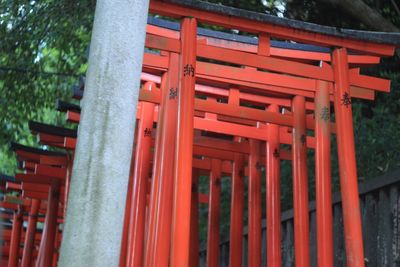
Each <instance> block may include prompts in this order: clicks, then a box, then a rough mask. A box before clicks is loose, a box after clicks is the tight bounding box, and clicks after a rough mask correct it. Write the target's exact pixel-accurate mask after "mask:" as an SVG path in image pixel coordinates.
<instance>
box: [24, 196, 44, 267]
mask: <svg viewBox="0 0 400 267" xmlns="http://www.w3.org/2000/svg"><path fill="white" fill-rule="evenodd" d="M39 208H40V200H39V199H32V202H31V208H30V211H29V218H28V226H27V228H26V234H25V241H24V250H23V253H22V263H21V267H30V266H31V265H32V253H33V251H34V249H35V234H36V223H37V216H38V212H39Z"/></svg>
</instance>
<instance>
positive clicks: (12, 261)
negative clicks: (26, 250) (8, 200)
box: [8, 207, 24, 267]
mask: <svg viewBox="0 0 400 267" xmlns="http://www.w3.org/2000/svg"><path fill="white" fill-rule="evenodd" d="M23 215H24V212H23V209H22V208H21V207H20V208H18V211H14V215H13V224H12V232H11V241H10V253H9V256H8V267H17V266H18V264H19V244H20V241H21V230H22V223H23Z"/></svg>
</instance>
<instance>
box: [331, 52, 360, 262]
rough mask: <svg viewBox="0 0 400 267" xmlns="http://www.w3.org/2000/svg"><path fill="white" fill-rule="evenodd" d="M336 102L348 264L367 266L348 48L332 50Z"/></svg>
mask: <svg viewBox="0 0 400 267" xmlns="http://www.w3.org/2000/svg"><path fill="white" fill-rule="evenodd" d="M332 63H333V70H334V77H335V83H334V99H335V101H334V103H335V104H334V105H335V119H336V138H337V147H338V158H339V173H340V190H341V195H342V207H343V223H344V237H345V244H346V258H347V266H349V267H359V266H364V251H363V239H362V231H361V215H360V202H359V197H358V184H357V166H356V158H355V151H354V131H353V117H352V111H351V97H350V86H349V66H348V62H347V50H346V49H345V48H338V49H335V50H334V51H333V53H332Z"/></svg>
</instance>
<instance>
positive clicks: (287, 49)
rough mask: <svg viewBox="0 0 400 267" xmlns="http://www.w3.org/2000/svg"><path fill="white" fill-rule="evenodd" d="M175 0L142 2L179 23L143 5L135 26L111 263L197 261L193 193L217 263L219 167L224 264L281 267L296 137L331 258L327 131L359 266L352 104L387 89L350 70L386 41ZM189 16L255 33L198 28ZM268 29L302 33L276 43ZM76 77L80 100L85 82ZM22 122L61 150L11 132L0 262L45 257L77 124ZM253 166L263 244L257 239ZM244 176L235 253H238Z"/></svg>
mask: <svg viewBox="0 0 400 267" xmlns="http://www.w3.org/2000/svg"><path fill="white" fill-rule="evenodd" d="M175 2H176V3H169V2H168V1H167V2H165V1H152V2H151V4H150V12H151V13H152V14H159V15H163V16H169V17H172V18H175V19H178V20H179V21H180V27H175V28H174V27H172V26H171V25H172V24H173V23H172V24H171V23H169V24H168V23H166V24H165V25H167V26H163V27H162V26H160V25H159V24H160V23H158V24H157V23H155V22H157V21H158V22H162V20H157V19H155V18H152V20H151V21H152V23H149V24H148V27H147V35H146V48H148V49H149V50H147V51H146V52H145V55H144V60H143V72H142V76H141V81H142V85H141V89H140V96H139V103H138V105H137V107H138V109H137V124H136V125H137V127H136V134H135V149H134V154H133V155H132V163H131V174H130V178H129V185H128V186H129V188H128V195H127V201H126V209H125V218H124V229H123V236H122V238H121V255H120V266H121V267H124V266H133V267H136V266H137V267H139V266H154V267H156V266H157V267H162V266H174V267H178V266H179V267H181V266H190V267H196V266H199V213H198V207H199V205H207V206H208V224H207V237H206V239H207V260H206V261H207V263H206V264H207V266H209V267H215V266H219V263H220V260H219V258H220V252H219V243H220V226H221V218H220V213H221V210H220V208H221V207H220V203H221V177H231V178H230V182H231V206H230V224H229V227H230V233H229V240H230V249H229V266H231V267H235V266H242V262H244V261H247V264H248V266H250V267H259V266H261V258H262V257H261V255H262V254H266V255H267V256H266V259H267V266H269V267H270V266H281V263H282V253H281V247H282V246H281V224H280V213H281V208H280V206H281V204H280V202H281V193H280V186H281V182H280V162H281V161H282V160H288V161H291V163H292V173H293V210H294V252H295V264H296V266H298V267H302V266H310V251H309V248H310V237H309V236H310V227H309V213H308V202H309V200H308V193H309V190H308V172H310V171H314V170H309V169H308V168H307V150H308V149H312V150H315V166H316V167H315V177H316V179H315V180H316V181H315V182H316V186H315V188H316V192H315V195H316V204H317V223H316V224H317V248H318V249H317V254H318V255H317V260H318V266H324V267H329V266H333V238H332V199H331V190H332V189H331V150H330V147H331V135H332V134H335V135H336V139H337V147H338V158H339V171H340V187H341V195H342V201H343V202H342V203H343V223H344V236H345V245H346V256H347V265H348V266H349V267H355V266H364V255H363V241H362V232H361V230H362V228H361V220H360V209H359V199H358V188H357V173H356V164H355V163H356V161H355V152H354V134H353V123H352V108H351V105H352V99H354V98H360V99H368V100H372V99H373V98H374V94H375V91H383V92H388V91H389V89H390V82H389V81H388V80H384V79H381V78H375V77H370V76H366V75H362V74H360V68H361V67H364V66H370V65H374V64H378V63H379V61H380V57H381V56H391V55H393V53H394V49H395V46H394V45H390V44H384V43H377V42H372V41H367V40H357V39H356V38H355V39H352V38H344V37H343V36H336V35H335V34H332V35H329V34H324V33H316V32H314V33H310V32H309V31H306V30H301V29H297V28H295V27H294V26H290V25H284V24H282V25H281V24H279V23H277V24H276V23H275V22H268V21H263V19H262V18H261V19H260V18H255V19H250V18H246V17H241V16H240V14H239V15H236V14H235V13H234V12H235V10H233V9H229V8H226V9H224V12H222V11H221V9H220V6H214V5H208V4H207V5H208V6H207V8H205V7H204V5H203V6H202V5H195V6H191V5H190V4H187V3H186V4H185V3H184V2H183V1H175ZM210 7H211V8H210ZM261 17H262V16H261ZM198 23H206V24H209V25H215V26H222V27H225V28H227V29H236V30H240V31H243V32H247V33H252V34H253V35H255V36H256V37H258V38H257V39H255V38H253V41H254V40H255V41H256V42H251V41H244V40H249V38H247V39H246V38H243V39H240V38H239V37H235V38H236V39H238V40H234V38H233V35H230V34H221V33H219V32H213V33H214V34H207V31H206V30H203V29H199V27H198ZM161 24H162V23H161ZM157 25H158V26H157ZM168 25H169V26H168ZM175 26H176V25H175ZM198 29H199V31H198ZM198 32H199V33H203V34H198ZM210 32H211V31H208V33H210ZM218 34H219V35H218ZM275 38H278V39H280V40H286V41H296V42H300V43H302V45H299V46H296V45H292V46H285V45H283V46H281V47H279V45H278V46H277V45H276V43H277V42H275V41H274V39H275ZM250 39H251V38H250ZM274 42H275V43H274ZM273 44H275V45H273ZM280 44H281V45H282V44H288V43H287V42H286V43H285V42H282V41H281V42H280ZM303 44H312V45H311V46H307V47H308V49H304V47H305V46H304V45H303ZM314 45H318V46H320V48H321V47H327V48H325V49H322V50H321V49H320V50H318V49H316V48H315V46H314ZM75 89H76V90H75V94H74V96H75V98H78V99H80V98H81V97H82V95H84V94H83V93H82V91H83V89H84V84H83V83H82V84H81V85H80V86H78V87H77V88H75ZM132 104H134V103H132ZM332 107H333V109H332ZM58 110H59V111H61V112H66V120H67V121H68V122H69V123H75V124H76V123H79V117H80V114H79V113H80V107H79V106H77V105H73V104H69V103H65V102H62V101H60V102H59V103H58ZM331 110H334V118H335V121H334V122H333V119H332V116H331ZM29 126H30V129H31V131H32V133H33V134H35V135H37V136H38V141H39V143H40V144H42V145H45V146H46V147H56V148H59V150H58V151H62V152H50V151H48V149H46V150H45V149H35V148H31V147H26V146H22V145H19V144H13V145H12V149H13V150H14V151H15V153H16V155H17V160H18V163H19V167H20V169H21V170H23V171H24V172H23V173H17V174H16V175H15V177H6V176H3V177H2V180H1V187H2V189H3V190H5V191H6V193H7V194H6V196H5V197H4V199H3V201H1V202H0V207H1V208H2V209H1V216H2V219H3V233H2V237H3V239H2V243H1V245H2V247H1V251H2V255H3V256H2V262H1V265H2V266H10V267H11V266H12V267H14V266H33V265H35V266H40V267H42V266H45V267H47V266H57V259H58V252H59V247H60V243H61V242H62V226H63V223H64V219H66V220H68V218H65V217H64V215H65V211H66V209H67V205H66V204H67V200H68V188H69V182H70V178H71V177H70V173H71V168H72V163H73V155H74V148H75V144H76V142H77V134H76V131H75V130H70V129H67V128H60V127H56V126H51V125H46V124H41V123H37V122H31V123H30V125H29ZM110 141H111V140H110ZM282 145H285V146H284V148H283V147H282ZM60 149H61V150H60ZM121 149H123V148H121ZM263 167H265V172H266V175H265V179H266V183H265V186H266V195H265V196H264V197H265V198H266V211H265V214H266V229H267V231H266V233H267V236H266V248H262V246H261V240H262V235H261V227H262V225H261V222H262V213H263V212H262V205H261V203H262V197H263V195H262V193H261V192H262V190H261V189H262V188H261V187H262V184H263V183H262V181H261V179H264V178H263V175H262V171H261V170H262V168H263ZM200 176H203V177H204V176H206V177H208V178H209V190H208V194H202V193H200V192H198V187H199V177H200ZM245 176H247V177H248V186H247V188H248V192H247V193H248V194H247V195H248V199H247V201H248V205H247V206H248V225H247V227H248V254H247V255H248V259H244V260H243V258H242V257H243V256H242V255H243V254H242V250H243V229H244V227H245V225H244V214H245V211H244V207H245V205H244V204H245V203H244V201H245V197H244V196H245V188H246V186H245V184H244V183H245Z"/></svg>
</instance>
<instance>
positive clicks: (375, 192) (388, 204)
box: [200, 170, 400, 267]
mask: <svg viewBox="0 0 400 267" xmlns="http://www.w3.org/2000/svg"><path fill="white" fill-rule="evenodd" d="M359 191H360V205H361V216H362V223H363V237H364V252H365V262H366V266H367V267H375V266H377V267H382V266H394V267H398V266H400V170H397V171H395V172H391V173H389V174H386V175H383V176H381V177H378V178H375V179H371V180H368V181H366V182H363V183H361V184H360V186H359ZM309 207H310V242H311V244H310V245H311V247H310V253H311V266H317V264H316V255H317V246H316V223H315V218H316V212H315V202H314V201H312V202H310V203H309ZM333 227H334V229H333V230H334V266H346V252H345V247H344V239H343V218H342V208H341V198H340V194H338V193H336V194H334V195H333ZM262 235H263V236H262V251H263V252H264V253H262V264H263V265H262V266H265V263H266V253H265V251H266V244H265V242H266V234H265V221H264V220H263V229H262ZM293 245H294V235H293V210H287V211H285V212H283V213H282V266H285V267H289V266H294V247H293ZM206 253H207V252H206V251H205V250H202V251H200V266H206ZM220 266H221V267H225V266H229V240H226V241H224V242H222V243H221V244H220ZM242 266H247V229H245V235H244V237H243V264H242Z"/></svg>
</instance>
